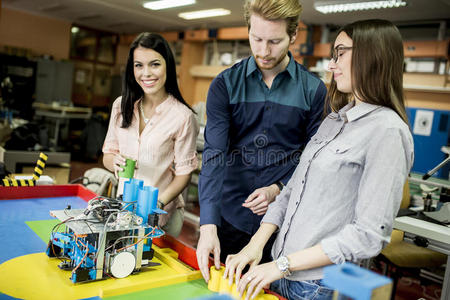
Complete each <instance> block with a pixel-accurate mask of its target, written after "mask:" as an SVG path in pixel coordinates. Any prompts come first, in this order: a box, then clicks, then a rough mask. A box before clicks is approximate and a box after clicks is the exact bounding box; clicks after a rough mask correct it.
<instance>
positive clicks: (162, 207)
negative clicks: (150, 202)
mask: <svg viewBox="0 0 450 300" xmlns="http://www.w3.org/2000/svg"><path fill="white" fill-rule="evenodd" d="M157 206H158V208H159V209H164V203H162V202H161V201H159V200H158V203H157Z"/></svg>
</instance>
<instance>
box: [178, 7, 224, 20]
mask: <svg viewBox="0 0 450 300" xmlns="http://www.w3.org/2000/svg"><path fill="white" fill-rule="evenodd" d="M229 14H231V11H229V10H228V9H223V8H215V9H205V10H196V11H189V12H184V13H179V14H178V16H179V17H180V18H183V19H186V20H192V19H201V18H210V17H218V16H226V15H229Z"/></svg>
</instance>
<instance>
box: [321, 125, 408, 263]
mask: <svg viewBox="0 0 450 300" xmlns="http://www.w3.org/2000/svg"><path fill="white" fill-rule="evenodd" d="M368 149H369V150H368V151H367V153H366V157H365V164H364V171H363V174H362V177H361V180H360V184H359V189H358V195H357V197H358V198H357V203H356V207H355V218H354V220H353V221H352V222H351V223H350V224H348V225H346V226H345V227H344V228H343V229H342V230H341V231H340V232H338V233H337V234H336V235H334V236H331V237H328V238H326V239H324V240H322V242H321V245H322V249H323V250H324V252H325V254H326V255H327V256H328V257H329V258H330V260H331V261H332V262H333V263H335V264H340V263H343V262H344V261H354V262H356V261H359V260H361V259H365V258H370V257H373V256H376V255H377V254H378V253H380V251H381V249H382V248H383V247H384V246H385V245H386V244H387V243H388V242H389V241H390V236H391V232H392V227H393V221H394V218H395V216H396V214H397V211H398V209H399V207H400V203H401V200H402V195H403V186H404V184H405V182H406V178H407V175H408V173H409V171H410V169H411V166H412V162H413V149H414V148H413V142H412V137H411V134H410V132H409V130H408V129H404V130H402V129H399V128H389V129H387V130H386V131H382V130H380V132H377V133H374V136H373V138H372V140H371V145H370V146H369V147H368Z"/></svg>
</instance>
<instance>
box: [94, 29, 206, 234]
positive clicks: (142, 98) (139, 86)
mask: <svg viewBox="0 0 450 300" xmlns="http://www.w3.org/2000/svg"><path fill="white" fill-rule="evenodd" d="M175 67H176V66H175V59H174V57H173V54H172V51H171V49H170V46H169V45H168V43H167V41H166V40H165V39H164V38H163V37H162V36H160V35H158V34H155V33H147V32H145V33H141V34H140V35H139V36H138V37H137V38H136V39H135V40H134V41H133V43H132V44H131V46H130V51H129V54H128V60H127V65H126V70H125V76H124V80H123V87H122V96H121V97H119V98H117V99H116V100H115V101H114V104H113V107H112V111H111V119H110V122H109V128H108V133H107V135H106V138H105V142H104V145H103V153H104V156H103V164H104V165H105V167H106V168H107V169H108V170H110V171H112V172H114V173H115V174H116V175H117V172H118V171H121V170H122V169H123V166H124V164H125V160H126V158H131V159H134V160H136V161H137V165H138V166H139V167H138V168H137V169H136V172H135V178H138V179H143V180H144V184H145V185H150V186H154V187H157V188H159V190H160V194H159V199H158V205H159V207H160V208H162V209H164V210H165V211H167V212H168V214H167V215H162V216H161V218H160V226H162V228H163V229H164V230H165V231H166V232H167V233H169V234H171V235H173V236H178V234H179V233H180V231H181V227H182V225H183V220H184V202H183V198H182V197H181V195H180V193H181V192H182V191H183V189H184V188H185V187H186V186H187V185H188V183H189V181H190V176H191V172H192V171H193V170H195V169H196V168H197V164H198V161H197V153H196V141H197V135H198V131H199V128H198V124H197V122H196V119H195V116H194V113H193V111H192V109H191V107H190V106H189V105H188V104H187V103H186V101H185V100H184V99H183V97H182V96H181V93H180V90H179V88H178V84H177V76H176V69H175Z"/></svg>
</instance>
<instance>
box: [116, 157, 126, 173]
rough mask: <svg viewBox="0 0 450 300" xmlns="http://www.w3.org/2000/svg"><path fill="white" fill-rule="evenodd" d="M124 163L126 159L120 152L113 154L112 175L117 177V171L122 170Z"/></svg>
mask: <svg viewBox="0 0 450 300" xmlns="http://www.w3.org/2000/svg"><path fill="white" fill-rule="evenodd" d="M125 163H126V159H125V157H123V156H122V155H120V154H114V157H113V170H114V175H115V176H116V178H117V177H119V176H118V174H117V173H118V172H122V171H123V170H124V168H125Z"/></svg>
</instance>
